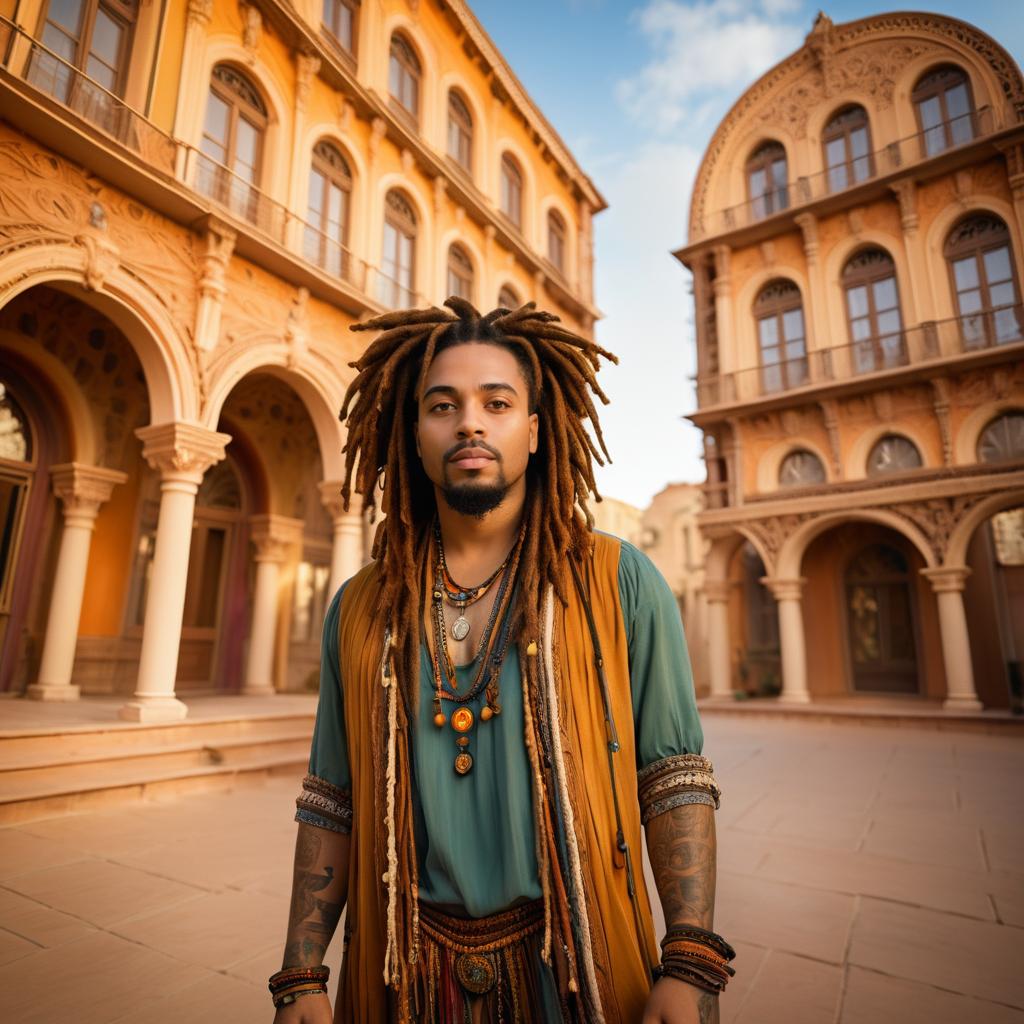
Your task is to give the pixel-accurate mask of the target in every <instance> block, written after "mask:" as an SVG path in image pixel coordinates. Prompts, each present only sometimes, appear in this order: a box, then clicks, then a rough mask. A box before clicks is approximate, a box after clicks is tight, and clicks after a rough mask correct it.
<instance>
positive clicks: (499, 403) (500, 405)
mask: <svg viewBox="0 0 1024 1024" xmlns="http://www.w3.org/2000/svg"><path fill="white" fill-rule="evenodd" d="M487 404H488V405H489V406H491V407H493V408H496V409H511V408H512V403H511V402H509V401H508V399H506V398H492V399H491V400H490V401H489V402H488V403H487Z"/></svg>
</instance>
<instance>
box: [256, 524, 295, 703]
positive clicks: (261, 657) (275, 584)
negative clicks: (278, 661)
mask: <svg viewBox="0 0 1024 1024" xmlns="http://www.w3.org/2000/svg"><path fill="white" fill-rule="evenodd" d="M249 524H250V526H251V527H252V541H253V544H254V545H255V546H256V555H255V558H254V561H255V562H256V590H255V593H254V595H253V601H252V628H251V630H250V633H249V660H248V663H247V664H246V668H245V685H244V686H243V687H242V693H244V694H246V695H248V696H254V697H256V696H258V697H270V696H273V694H274V693H275V692H276V690H275V688H274V646H275V643H276V640H277V611H278V588H279V583H280V578H281V566H282V565H283V564H284V563H285V562H286V561H287V560H288V556H289V554H290V553H291V551H292V550H293V549H294V547H295V545H296V544H297V543H298V542H300V541H301V540H302V520H301V519H289V518H287V517H286V516H276V515H258V516H253V517H252V518H251V519H250V520H249Z"/></svg>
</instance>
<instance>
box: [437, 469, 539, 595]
mask: <svg viewBox="0 0 1024 1024" xmlns="http://www.w3.org/2000/svg"><path fill="white" fill-rule="evenodd" d="M436 497H437V518H438V522H439V524H440V527H441V541H442V543H443V544H444V554H445V559H446V561H447V562H448V564H449V566H450V567H451V568H452V570H453V572H455V567H456V566H462V567H465V569H467V570H470V571H472V572H476V571H479V570H480V569H481V568H484V569H486V568H487V566H488V564H489V563H491V562H493V566H491V568H493V567H494V566H497V565H499V564H500V563H501V561H502V559H503V558H504V557H505V556H506V555H507V554H508V553H509V551H511V550H512V547H513V546H514V545H515V542H516V539H517V537H518V536H519V525H520V523H521V522H522V519H523V507H524V505H525V504H526V480H525V478H523V479H520V480H518V481H517V482H516V483H515V484H513V485H512V487H511V488H509V491H508V494H506V495H505V500H504V501H503V502H502V503H501V504H500V505H499V506H498V507H497V508H496V509H494V510H493V511H491V512H488V513H487V514H486V515H484V516H480V517H477V516H464V515H462V514H460V513H458V512H455V511H453V510H452V509H451V508H449V507H448V504H447V502H446V501H445V500H444V497H443V495H442V494H441V492H440V490H437V491H436ZM455 575H456V576H458V573H457V572H455ZM467 582H468V581H467Z"/></svg>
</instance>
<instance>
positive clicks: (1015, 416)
mask: <svg viewBox="0 0 1024 1024" xmlns="http://www.w3.org/2000/svg"><path fill="white" fill-rule="evenodd" d="M1011 420H1016V421H1020V422H1022V424H1024V408H1014V407H1012V406H1011V407H1010V408H1008V409H1000V410H999V411H998V412H997V413H996V414H995V415H994V416H990V417H989V419H988V421H987V422H986V423H985V426H983V427H982V428H981V430H979V431H978V438H977V440H976V441H975V442H974V459H975V461H976V462H978V463H979V464H980V465H983V466H1001V465H1007V464H1008V463H1012V462H1017V461H1019V460H1020V459H1022V458H1024V452H1022V454H1021V455H1019V456H1017V455H1013V454H1010V455H1009V456H1007V457H1006V458H996V459H986V458H983V457H982V454H981V446H982V444H983V443H984V442H985V435H986V434H987V433H988V432H989V431H990V430H992V429H993V427H995V426H997V425H998V424H1002V423H1005V424H1006V430H1007V432H1009V430H1010V426H1009V424H1010V421H1011Z"/></svg>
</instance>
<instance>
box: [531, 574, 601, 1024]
mask: <svg viewBox="0 0 1024 1024" xmlns="http://www.w3.org/2000/svg"><path fill="white" fill-rule="evenodd" d="M541 622H542V626H541V642H542V648H543V663H542V669H543V679H544V687H543V693H544V696H545V697H546V700H547V715H548V726H549V729H550V734H551V756H552V761H553V764H554V776H555V780H554V781H555V785H556V786H557V787H558V794H559V798H560V803H561V805H562V809H563V810H562V813H563V815H564V818H565V822H564V825H565V838H566V846H567V848H568V851H569V870H570V889H571V892H570V896H569V898H570V900H571V902H572V909H573V910H574V911H575V912H576V914H577V915H578V916H579V921H580V929H579V930H580V940H581V941H580V945H581V948H580V950H579V953H580V956H581V958H582V961H583V971H584V975H585V982H586V986H587V988H588V989H589V995H590V999H589V1000H588V1003H589V1005H590V1007H591V1012H592V1014H593V1015H594V1021H595V1024H602V1022H603V1020H604V1013H603V1010H602V1008H601V1000H600V995H599V989H598V987H597V970H596V968H595V966H594V950H593V946H592V945H591V942H590V915H589V912H588V909H587V900H586V894H585V890H584V884H583V866H582V861H581V859H580V849H579V843H578V842H577V838H576V822H575V818H574V815H573V808H572V801H571V800H570V799H569V784H568V779H567V776H566V770H565V758H564V755H563V752H562V734H561V716H560V715H559V712H558V679H557V676H556V674H555V639H554V636H555V601H554V594H553V588H552V587H551V586H548V588H547V590H546V592H545V594H544V603H543V606H542V609H541ZM570 935H571V933H570ZM572 966H573V968H574V967H575V964H572ZM574 982H576V978H575V970H573V975H572V977H571V980H570V987H572V984H573V983H574Z"/></svg>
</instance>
